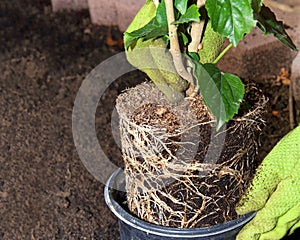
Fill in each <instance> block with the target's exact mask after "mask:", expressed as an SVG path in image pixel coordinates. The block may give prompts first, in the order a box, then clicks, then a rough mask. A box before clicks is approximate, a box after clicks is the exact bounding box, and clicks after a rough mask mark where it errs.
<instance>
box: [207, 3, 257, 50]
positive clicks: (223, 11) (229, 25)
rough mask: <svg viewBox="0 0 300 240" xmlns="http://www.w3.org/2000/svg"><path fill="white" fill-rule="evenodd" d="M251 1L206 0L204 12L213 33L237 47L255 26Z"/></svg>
mask: <svg viewBox="0 0 300 240" xmlns="http://www.w3.org/2000/svg"><path fill="white" fill-rule="evenodd" d="M251 2H252V1H251V0H206V4H205V7H206V10H207V12H208V16H209V17H210V19H211V22H212V27H213V29H214V31H216V32H218V33H219V34H221V35H222V36H224V37H227V38H228V39H229V41H230V42H231V43H232V44H233V45H234V46H237V44H238V43H239V41H240V40H242V39H243V37H244V35H245V34H247V33H249V32H250V31H251V30H252V29H253V28H254V27H255V26H256V20H255V19H254V16H253V10H252V7H251Z"/></svg>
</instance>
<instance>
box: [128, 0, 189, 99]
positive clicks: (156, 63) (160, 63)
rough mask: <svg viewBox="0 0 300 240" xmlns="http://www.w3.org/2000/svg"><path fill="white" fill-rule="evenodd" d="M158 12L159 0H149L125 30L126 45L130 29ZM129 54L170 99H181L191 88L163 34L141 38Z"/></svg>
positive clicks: (143, 23) (130, 49)
mask: <svg viewBox="0 0 300 240" xmlns="http://www.w3.org/2000/svg"><path fill="white" fill-rule="evenodd" d="M155 14H156V6H155V4H154V3H153V1H149V0H147V1H146V3H145V5H144V6H143V7H142V8H141V9H140V10H139V12H138V13H137V14H136V16H135V18H134V19H133V21H132V23H131V24H130V26H129V27H128V29H127V30H126V32H125V34H124V43H125V45H127V44H126V42H127V40H128V35H127V33H131V32H133V31H135V30H137V29H139V28H141V27H143V26H145V25H146V24H147V23H148V22H149V21H150V20H151V19H152V18H154V17H155ZM126 56H127V60H128V61H129V62H130V63H131V64H132V65H133V66H135V67H137V68H138V69H140V70H141V71H143V72H145V73H146V74H147V75H148V76H149V78H150V79H151V80H152V81H153V82H154V84H155V85H156V86H157V87H158V88H159V89H160V90H161V91H162V92H163V93H164V94H165V95H166V96H167V98H168V99H169V100H171V101H175V102H177V101H179V99H181V98H182V97H183V96H184V94H183V92H184V91H185V90H186V89H187V88H188V83H187V81H185V80H183V79H182V78H181V77H180V76H179V75H178V74H177V72H176V69H175V67H174V64H173V58H172V56H171V54H170V53H169V51H166V43H165V41H164V40H163V39H162V38H158V39H155V40H153V39H149V40H144V39H138V40H137V42H136V43H135V46H134V47H129V49H126Z"/></svg>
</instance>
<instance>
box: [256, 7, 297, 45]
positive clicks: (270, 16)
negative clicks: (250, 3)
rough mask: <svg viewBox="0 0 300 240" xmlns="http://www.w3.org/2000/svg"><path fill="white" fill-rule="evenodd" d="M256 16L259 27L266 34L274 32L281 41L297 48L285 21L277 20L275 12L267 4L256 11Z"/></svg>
mask: <svg viewBox="0 0 300 240" xmlns="http://www.w3.org/2000/svg"><path fill="white" fill-rule="evenodd" d="M255 17H256V18H257V20H258V27H259V28H260V29H261V30H262V31H263V32H264V33H265V34H273V35H274V36H275V37H276V38H277V39H278V40H279V41H281V42H282V43H283V44H284V45H285V46H287V47H289V48H290V49H292V50H295V51H296V50H297V47H296V46H295V44H294V43H293V41H292V39H291V38H290V37H289V35H288V34H287V33H286V31H285V30H284V26H283V23H282V22H280V21H277V19H276V16H275V14H274V13H273V12H272V11H271V10H270V9H269V8H268V7H266V6H262V8H261V11H260V12H255Z"/></svg>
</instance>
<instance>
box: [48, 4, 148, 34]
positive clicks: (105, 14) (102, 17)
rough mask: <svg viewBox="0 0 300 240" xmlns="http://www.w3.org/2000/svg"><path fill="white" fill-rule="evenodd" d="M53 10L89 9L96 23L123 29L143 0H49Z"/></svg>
mask: <svg viewBox="0 0 300 240" xmlns="http://www.w3.org/2000/svg"><path fill="white" fill-rule="evenodd" d="M51 1H52V8H53V11H61V10H65V9H72V10H80V9H87V8H88V9H89V11H90V16H91V20H92V22H93V23H95V24H98V25H108V26H109V25H111V26H118V27H119V28H120V30H121V31H125V30H126V28H127V27H128V25H129V24H130V22H131V21H132V19H133V17H134V15H135V14H136V12H137V11H138V10H139V9H140V7H141V6H142V5H143V4H144V2H145V0H114V1H110V0H51Z"/></svg>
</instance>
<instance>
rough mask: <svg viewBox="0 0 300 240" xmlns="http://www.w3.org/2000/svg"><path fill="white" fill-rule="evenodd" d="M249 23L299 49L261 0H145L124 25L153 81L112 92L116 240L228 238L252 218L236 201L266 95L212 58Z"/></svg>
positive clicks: (253, 162)
mask: <svg viewBox="0 0 300 240" xmlns="http://www.w3.org/2000/svg"><path fill="white" fill-rule="evenodd" d="M255 26H258V27H259V28H260V29H261V30H262V31H263V33H265V34H269V33H272V34H274V36H275V37H277V38H278V39H279V40H280V41H281V42H282V43H283V44H285V45H286V46H287V47H289V48H291V49H296V47H295V45H294V44H293V43H292V41H291V39H290V38H289V37H288V35H287V34H286V32H285V30H284V28H283V24H282V23H281V22H278V21H277V20H276V18H275V16H274V14H273V13H272V12H271V10H270V9H269V8H267V7H265V6H264V5H263V3H262V1H261V0H253V1H250V0H226V1H224V0H222V1H221V0H206V1H202V0H197V1H189V0H161V1H155V0H153V1H152V0H146V3H145V5H144V6H143V7H142V8H141V9H140V11H139V12H138V13H137V15H136V17H135V19H134V20H133V22H132V24H131V25H130V26H129V28H128V29H127V31H126V32H125V34H124V43H125V48H126V54H127V59H128V61H129V62H130V63H131V64H132V65H134V66H135V67H137V68H138V69H140V70H142V71H143V72H145V73H146V74H147V75H148V77H149V78H150V79H151V80H152V83H150V82H147V83H143V84H141V85H139V86H137V87H135V88H133V89H130V90H128V91H126V92H124V93H123V94H121V95H120V96H119V98H118V100H117V106H116V107H117V110H118V113H119V116H120V130H121V142H122V152H123V158H124V165H125V167H124V175H123V174H122V173H123V171H121V170H119V172H116V173H115V174H114V175H113V176H112V177H111V178H110V179H109V181H108V184H107V186H106V189H105V196H106V202H107V203H108V206H109V207H110V208H111V210H112V211H113V212H114V213H115V214H116V215H117V216H118V218H119V220H120V221H119V222H120V227H121V229H120V231H121V239H176V238H177V239H190V238H194V239H208V238H209V239H230V238H234V236H235V235H236V234H237V232H238V231H239V229H240V228H241V227H242V225H243V224H245V223H246V222H248V221H249V220H250V219H251V218H252V217H253V216H254V214H249V215H246V216H238V215H237V214H236V212H235V206H236V204H237V203H238V201H239V199H240V197H241V196H242V195H243V193H244V192H245V189H246V188H247V186H248V184H249V182H250V181H251V179H252V177H253V174H254V171H255V169H256V167H257V166H258V164H259V162H258V161H257V151H258V146H259V133H260V132H261V127H262V126H263V124H264V120H263V117H262V116H263V113H264V106H265V105H266V99H265V98H264V96H263V94H262V92H261V91H260V90H259V89H258V88H257V87H256V86H255V85H254V84H253V83H249V82H247V83H243V82H242V81H241V79H240V78H239V77H238V76H235V75H233V74H229V73H223V72H222V71H220V70H219V68H218V67H217V65H216V64H217V62H218V61H219V59H220V58H221V57H222V56H224V54H225V53H226V52H227V51H228V50H229V49H230V48H231V47H235V46H237V44H238V43H239V41H240V40H242V39H243V37H244V36H245V34H248V33H249V32H250V31H251V30H252V29H253V28H254V27H255ZM226 39H227V40H228V42H229V43H227V44H225V40H226ZM153 83H154V84H153ZM114 189H119V190H120V189H123V190H124V192H125V193H126V194H122V193H121V191H114Z"/></svg>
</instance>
